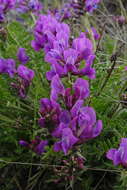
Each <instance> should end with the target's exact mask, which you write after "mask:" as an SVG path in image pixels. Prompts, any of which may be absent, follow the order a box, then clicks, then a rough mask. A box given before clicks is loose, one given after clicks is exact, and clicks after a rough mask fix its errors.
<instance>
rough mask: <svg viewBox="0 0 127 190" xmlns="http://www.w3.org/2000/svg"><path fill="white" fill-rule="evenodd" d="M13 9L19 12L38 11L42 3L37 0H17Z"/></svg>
mask: <svg viewBox="0 0 127 190" xmlns="http://www.w3.org/2000/svg"><path fill="white" fill-rule="evenodd" d="M15 10H16V11H17V12H19V13H25V12H28V11H31V12H34V13H39V12H40V11H41V10H42V3H41V2H39V0H29V1H28V0H17V4H16V6H15Z"/></svg>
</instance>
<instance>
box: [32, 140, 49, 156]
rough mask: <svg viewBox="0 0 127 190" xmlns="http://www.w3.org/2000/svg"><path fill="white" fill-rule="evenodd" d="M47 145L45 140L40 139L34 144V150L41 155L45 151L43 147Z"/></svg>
mask: <svg viewBox="0 0 127 190" xmlns="http://www.w3.org/2000/svg"><path fill="white" fill-rule="evenodd" d="M47 145H48V141H47V140H41V141H40V142H39V144H38V145H37V146H35V148H34V151H35V152H36V153H37V154H39V155H41V154H42V153H43V152H44V151H45V147H46V146H47Z"/></svg>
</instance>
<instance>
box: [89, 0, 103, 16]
mask: <svg viewBox="0 0 127 190" xmlns="http://www.w3.org/2000/svg"><path fill="white" fill-rule="evenodd" d="M100 1H101V0H86V1H85V10H86V11H87V12H90V13H91V12H93V10H95V9H96V8H97V4H98V3H99V2H100Z"/></svg>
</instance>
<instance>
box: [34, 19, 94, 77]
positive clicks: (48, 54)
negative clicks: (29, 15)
mask: <svg viewBox="0 0 127 190" xmlns="http://www.w3.org/2000/svg"><path fill="white" fill-rule="evenodd" d="M34 36H35V39H34V40H33V41H32V47H33V48H34V49H35V50H36V51H39V50H40V49H41V48H43V49H44V52H45V61H46V62H48V63H50V64H51V70H50V71H48V72H47V74H46V77H47V79H48V80H52V78H53V76H55V75H56V74H58V75H59V77H65V76H68V74H69V73H71V74H72V75H77V76H87V77H89V78H90V79H94V78H95V69H93V68H92V63H93V61H94V58H95V55H94V51H93V44H92V42H91V41H90V40H89V39H88V38H87V37H86V35H85V33H83V32H82V33H81V34H80V36H79V37H78V38H75V39H74V40H73V41H71V40H70V28H69V26H68V25H67V24H65V23H60V22H58V21H57V20H56V19H55V18H53V17H52V16H51V15H47V16H45V15H41V16H40V17H39V19H38V20H37V23H36V26H35V30H34ZM81 62H82V66H81Z"/></svg>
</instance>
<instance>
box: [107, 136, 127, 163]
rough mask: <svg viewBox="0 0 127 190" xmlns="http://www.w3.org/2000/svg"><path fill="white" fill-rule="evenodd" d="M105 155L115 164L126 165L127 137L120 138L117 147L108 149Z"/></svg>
mask: <svg viewBox="0 0 127 190" xmlns="http://www.w3.org/2000/svg"><path fill="white" fill-rule="evenodd" d="M106 156H107V158H108V159H110V160H112V161H113V164H114V165H115V166H116V165H119V164H121V165H122V166H124V167H127V138H122V139H121V143H120V146H119V148H118V149H115V148H112V149H110V150H109V151H108V152H107V155H106Z"/></svg>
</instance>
